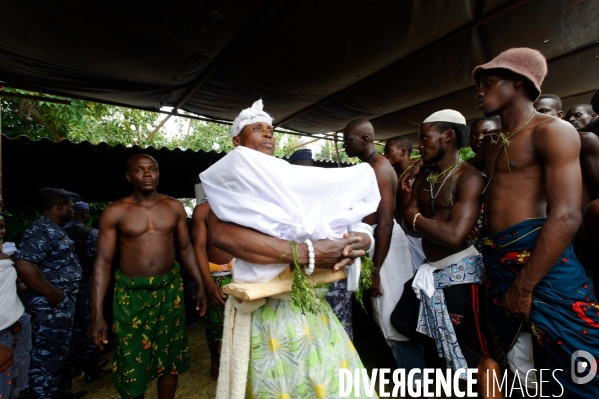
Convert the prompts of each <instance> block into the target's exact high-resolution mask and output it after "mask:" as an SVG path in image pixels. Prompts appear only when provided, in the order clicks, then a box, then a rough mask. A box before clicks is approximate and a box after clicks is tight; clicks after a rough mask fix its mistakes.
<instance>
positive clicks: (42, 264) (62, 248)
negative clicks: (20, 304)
mask: <svg viewBox="0 0 599 399" xmlns="http://www.w3.org/2000/svg"><path fill="white" fill-rule="evenodd" d="M14 259H15V260H19V259H22V260H27V261H29V262H32V263H35V264H37V265H38V267H39V268H40V270H41V272H42V274H43V275H44V277H45V278H46V280H48V282H49V283H50V284H52V285H53V286H54V287H56V289H59V290H62V291H64V292H65V294H75V293H77V291H78V290H79V281H80V280H81V274H82V272H81V265H79V260H78V259H77V255H76V254H75V246H74V243H73V241H72V240H71V239H70V238H69V236H68V235H67V233H65V232H64V230H63V229H61V228H60V226H58V225H57V224H56V223H54V222H53V221H51V220H50V219H48V218H47V217H45V216H41V217H40V218H39V219H38V220H37V221H36V222H35V223H33V225H31V227H30V228H29V229H27V231H25V233H24V234H23V239H22V240H21V245H20V246H19V250H18V251H17V253H16V254H15V257H14ZM28 291H29V290H28ZM30 294H31V293H30Z"/></svg>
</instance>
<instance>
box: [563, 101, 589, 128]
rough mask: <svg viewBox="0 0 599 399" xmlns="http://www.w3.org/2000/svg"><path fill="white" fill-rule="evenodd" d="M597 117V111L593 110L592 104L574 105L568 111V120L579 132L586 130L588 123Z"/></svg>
mask: <svg viewBox="0 0 599 399" xmlns="http://www.w3.org/2000/svg"><path fill="white" fill-rule="evenodd" d="M596 117H597V113H596V112H595V111H593V107H591V104H578V105H575V106H573V107H572V108H570V109H569V110H568V112H566V117H565V118H564V119H565V120H566V121H568V122H570V123H571V124H572V126H574V129H576V130H578V131H579V132H585V131H586V130H585V129H586V127H587V125H588V124H589V123H590V122H591V121H592V120H593V119H595V118H596Z"/></svg>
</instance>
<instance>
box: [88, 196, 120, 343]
mask: <svg viewBox="0 0 599 399" xmlns="http://www.w3.org/2000/svg"><path fill="white" fill-rule="evenodd" d="M118 220H119V212H118V210H117V209H116V208H113V207H111V206H108V207H107V208H106V209H105V210H104V212H102V215H101V216H100V228H99V230H100V233H99V234H98V252H97V254H96V260H95V261H94V271H93V278H92V287H91V301H92V308H91V313H92V314H91V324H90V326H89V329H88V330H87V336H88V338H89V339H91V340H92V342H93V343H94V344H96V346H97V347H98V348H99V349H100V350H103V349H104V347H103V346H102V345H105V344H107V343H108V335H107V330H108V326H107V325H106V320H104V299H105V298H106V291H107V290H108V285H109V283H110V268H111V267H112V258H113V256H114V251H115V249H116V240H117V224H118Z"/></svg>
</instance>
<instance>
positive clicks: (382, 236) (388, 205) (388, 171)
mask: <svg viewBox="0 0 599 399" xmlns="http://www.w3.org/2000/svg"><path fill="white" fill-rule="evenodd" d="M379 162H386V163H387V164H388V165H385V166H388V167H383V166H377V167H375V168H374V174H375V176H376V181H377V184H378V186H379V192H380V194H381V202H379V206H378V208H377V210H376V220H377V226H376V229H375V230H374V239H375V241H374V257H373V258H372V263H373V265H374V270H375V273H374V274H373V276H372V286H371V287H370V289H369V290H368V293H369V295H370V296H379V295H383V293H382V292H381V288H380V285H381V277H380V276H379V274H378V273H379V272H380V269H381V267H382V266H383V262H385V259H386V258H387V254H388V253H389V247H390V245H391V235H392V234H393V209H394V207H395V191H396V190H397V188H396V187H394V183H395V182H396V177H395V173H394V172H393V169H392V168H391V165H390V164H389V162H388V161H387V160H386V159H383V160H381V161H379Z"/></svg>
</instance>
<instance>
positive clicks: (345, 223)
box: [200, 147, 381, 289]
mask: <svg viewBox="0 0 599 399" xmlns="http://www.w3.org/2000/svg"><path fill="white" fill-rule="evenodd" d="M200 178H201V181H202V183H203V186H204V190H205V191H206V196H207V197H208V201H209V202H210V208H211V209H212V211H213V212H214V213H215V215H216V216H217V217H218V218H219V219H220V220H222V221H225V222H232V223H236V224H239V225H242V226H246V227H250V228H253V229H255V230H258V231H260V232H262V233H264V234H267V235H270V236H273V237H277V238H281V239H283V240H287V241H291V240H294V241H296V242H303V241H305V240H306V239H310V240H311V241H312V242H316V241H318V240H322V239H325V238H330V239H334V240H340V239H342V238H343V234H345V233H347V232H348V231H349V228H350V227H352V229H353V227H354V226H352V225H354V224H357V223H359V222H361V220H362V219H363V218H364V217H365V216H367V215H370V214H371V213H374V212H375V211H376V209H377V207H378V204H379V201H380V198H381V197H380V194H379V189H378V185H377V182H376V177H375V175H374V171H373V169H372V168H371V167H370V165H368V164H360V165H356V166H353V167H349V168H339V169H323V168H315V167H306V166H298V165H291V164H289V163H288V162H286V161H283V160H281V159H278V158H275V157H272V156H268V155H265V154H262V153H261V152H258V151H254V150H252V149H249V148H246V147H237V148H235V150H233V151H232V152H230V153H229V154H228V155H227V156H225V157H224V158H223V159H221V160H220V161H218V162H217V163H216V164H214V165H213V166H212V167H211V168H210V169H208V170H206V171H205V172H203V173H202V174H201V175H200ZM356 228H357V227H356ZM372 241H374V240H372ZM286 266H287V264H272V265H253V264H251V263H248V262H246V261H244V260H242V259H238V260H237V261H236V263H235V268H234V271H233V276H234V279H235V281H236V282H268V281H270V280H272V279H273V278H275V277H276V276H277V275H279V274H280V273H281V272H282V271H283V270H284V269H285V267H286ZM349 269H350V270H346V273H348V274H349V273H352V274H354V273H355V271H356V270H357V271H358V272H357V277H359V260H357V261H356V262H354V265H352V266H351V267H350V268H349ZM357 277H356V276H353V279H355V283H356V284H355V285H356V286H357ZM350 283H352V282H351V281H350V278H349V276H348V286H349V284H350ZM352 285H354V284H353V283H352ZM349 288H351V287H348V289H349ZM354 289H355V288H354Z"/></svg>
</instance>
